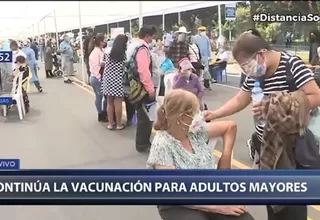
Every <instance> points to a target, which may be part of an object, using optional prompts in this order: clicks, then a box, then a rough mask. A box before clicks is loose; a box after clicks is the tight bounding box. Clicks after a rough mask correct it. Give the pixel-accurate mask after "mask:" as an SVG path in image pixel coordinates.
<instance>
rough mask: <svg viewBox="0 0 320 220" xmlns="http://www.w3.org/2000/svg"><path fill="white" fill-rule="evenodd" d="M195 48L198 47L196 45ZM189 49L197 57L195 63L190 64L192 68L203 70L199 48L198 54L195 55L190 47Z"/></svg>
mask: <svg viewBox="0 0 320 220" xmlns="http://www.w3.org/2000/svg"><path fill="white" fill-rule="evenodd" d="M196 46H197V47H198V45H196ZM189 47H190V48H191V50H192V51H193V52H194V54H195V55H196V56H197V62H192V66H193V68H195V69H196V70H203V69H204V65H203V63H202V58H201V54H200V49H199V47H198V50H199V53H198V54H197V53H196V51H195V50H194V49H193V48H192V47H191V46H190V45H189Z"/></svg>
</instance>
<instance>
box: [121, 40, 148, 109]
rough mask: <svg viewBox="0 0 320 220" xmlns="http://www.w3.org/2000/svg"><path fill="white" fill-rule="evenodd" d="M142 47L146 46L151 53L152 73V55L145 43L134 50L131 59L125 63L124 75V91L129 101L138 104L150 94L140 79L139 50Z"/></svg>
mask: <svg viewBox="0 0 320 220" xmlns="http://www.w3.org/2000/svg"><path fill="white" fill-rule="evenodd" d="M141 48H146V50H147V51H148V53H149V57H150V67H149V69H150V72H151V73H152V71H151V69H152V57H151V53H150V51H149V48H147V47H146V46H145V45H141V46H138V47H137V48H136V49H135V51H134V52H133V54H132V56H131V57H130V59H129V61H128V62H127V63H126V65H125V67H124V68H125V71H124V76H123V86H124V93H125V95H126V96H127V97H128V100H129V102H131V103H132V104H137V103H139V102H141V101H142V99H143V98H144V97H146V96H147V95H148V92H147V91H146V89H145V88H144V85H143V84H142V82H141V81H140V79H139V73H138V71H137V60H136V56H137V52H138V51H139V50H140V49H141Z"/></svg>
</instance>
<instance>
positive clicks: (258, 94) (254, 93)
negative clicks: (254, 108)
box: [251, 81, 265, 126]
mask: <svg viewBox="0 0 320 220" xmlns="http://www.w3.org/2000/svg"><path fill="white" fill-rule="evenodd" d="M263 97H264V94H263V89H262V88H261V87H260V82H258V81H256V82H255V83H254V87H253V89H252V90H251V98H252V101H253V102H254V103H257V102H261V101H262V99H263ZM254 123H255V124H256V125H260V126H264V125H265V121H264V120H261V119H258V118H256V117H255V118H254Z"/></svg>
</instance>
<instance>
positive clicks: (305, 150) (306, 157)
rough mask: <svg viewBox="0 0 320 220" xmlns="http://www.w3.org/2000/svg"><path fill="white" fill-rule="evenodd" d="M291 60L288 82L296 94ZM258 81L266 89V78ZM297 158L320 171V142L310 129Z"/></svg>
mask: <svg viewBox="0 0 320 220" xmlns="http://www.w3.org/2000/svg"><path fill="white" fill-rule="evenodd" d="M298 58H299V57H298ZM299 59H300V58H299ZM289 60H290V57H289V58H287V60H286V81H287V83H288V85H289V92H294V91H296V90H298V88H297V86H296V83H295V80H294V78H293V75H292V72H291V68H290V63H289ZM300 60H301V59H300ZM258 81H259V82H260V87H261V88H262V89H264V78H261V79H258ZM257 151H258V152H259V151H260V149H257ZM295 157H296V161H297V163H298V164H299V165H301V166H303V167H305V168H308V169H320V149H319V142H318V140H317V139H316V138H315V136H314V135H313V133H312V132H311V131H310V130H309V129H308V128H306V129H305V133H304V135H303V136H301V137H300V138H299V139H298V140H297V142H296V146H295Z"/></svg>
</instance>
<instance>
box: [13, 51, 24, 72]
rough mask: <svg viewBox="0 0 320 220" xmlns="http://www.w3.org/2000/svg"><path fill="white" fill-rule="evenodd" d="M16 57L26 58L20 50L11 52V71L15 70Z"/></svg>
mask: <svg viewBox="0 0 320 220" xmlns="http://www.w3.org/2000/svg"><path fill="white" fill-rule="evenodd" d="M18 56H24V57H25V58H27V55H26V54H25V53H24V52H23V51H22V50H20V49H19V50H18V51H12V70H14V69H16V68H17V64H16V63H15V62H16V59H17V57H18Z"/></svg>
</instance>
